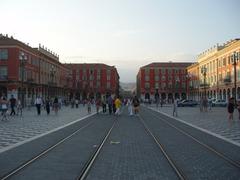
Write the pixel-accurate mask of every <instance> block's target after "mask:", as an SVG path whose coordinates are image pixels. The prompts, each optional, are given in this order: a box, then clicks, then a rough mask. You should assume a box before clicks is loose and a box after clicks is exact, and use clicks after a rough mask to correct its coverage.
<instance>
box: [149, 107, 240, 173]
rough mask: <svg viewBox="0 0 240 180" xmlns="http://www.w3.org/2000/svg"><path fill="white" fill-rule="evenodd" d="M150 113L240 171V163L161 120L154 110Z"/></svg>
mask: <svg viewBox="0 0 240 180" xmlns="http://www.w3.org/2000/svg"><path fill="white" fill-rule="evenodd" d="M148 111H149V112H150V113H151V114H152V115H153V116H154V117H156V118H157V119H159V120H161V121H163V122H165V123H166V124H168V125H169V126H171V127H172V128H174V129H176V130H178V131H179V132H181V133H182V134H184V135H185V136H187V137H189V138H191V139H192V140H194V141H195V142H196V143H198V144H200V145H201V146H203V147H205V148H206V149H208V150H209V151H210V152H212V153H214V154H215V155H217V156H219V157H221V158H222V159H224V160H225V161H226V162H228V163H230V164H231V165H232V166H234V167H237V168H238V169H240V163H239V162H237V161H234V160H232V159H231V158H229V157H227V156H226V155H224V154H223V153H221V152H219V151H218V150H216V149H215V148H213V147H210V146H209V145H207V144H205V143H204V142H201V141H200V140H198V139H197V138H195V137H193V136H192V135H191V134H189V133H187V132H186V131H184V130H182V129H180V128H178V127H176V126H174V125H173V124H171V123H169V122H168V121H166V120H164V119H163V118H159V117H158V116H157V115H155V114H154V113H152V112H151V111H152V110H149V109H148Z"/></svg>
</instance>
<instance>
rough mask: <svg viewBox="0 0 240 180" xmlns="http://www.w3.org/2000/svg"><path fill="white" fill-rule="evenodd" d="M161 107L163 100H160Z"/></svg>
mask: <svg viewBox="0 0 240 180" xmlns="http://www.w3.org/2000/svg"><path fill="white" fill-rule="evenodd" d="M160 105H161V107H162V106H163V98H161V100H160Z"/></svg>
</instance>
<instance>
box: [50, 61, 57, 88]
mask: <svg viewBox="0 0 240 180" xmlns="http://www.w3.org/2000/svg"><path fill="white" fill-rule="evenodd" d="M55 73H56V69H55V67H54V66H53V65H52V66H51V68H50V77H51V84H52V86H53V78H54V75H55Z"/></svg>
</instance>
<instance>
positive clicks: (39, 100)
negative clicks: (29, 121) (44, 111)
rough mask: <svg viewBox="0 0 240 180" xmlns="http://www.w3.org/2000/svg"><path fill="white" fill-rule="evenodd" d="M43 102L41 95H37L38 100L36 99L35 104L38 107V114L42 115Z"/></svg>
mask: <svg viewBox="0 0 240 180" xmlns="http://www.w3.org/2000/svg"><path fill="white" fill-rule="evenodd" d="M42 104H43V102H42V99H41V98H40V96H37V98H36V100H35V105H36V107H37V114H38V115H40V114H41V106H42Z"/></svg>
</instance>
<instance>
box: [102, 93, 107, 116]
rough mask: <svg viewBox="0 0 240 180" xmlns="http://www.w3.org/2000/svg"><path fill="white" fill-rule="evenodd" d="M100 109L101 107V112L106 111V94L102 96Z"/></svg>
mask: <svg viewBox="0 0 240 180" xmlns="http://www.w3.org/2000/svg"><path fill="white" fill-rule="evenodd" d="M102 109H103V113H105V112H107V101H106V96H103V98H102Z"/></svg>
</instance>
